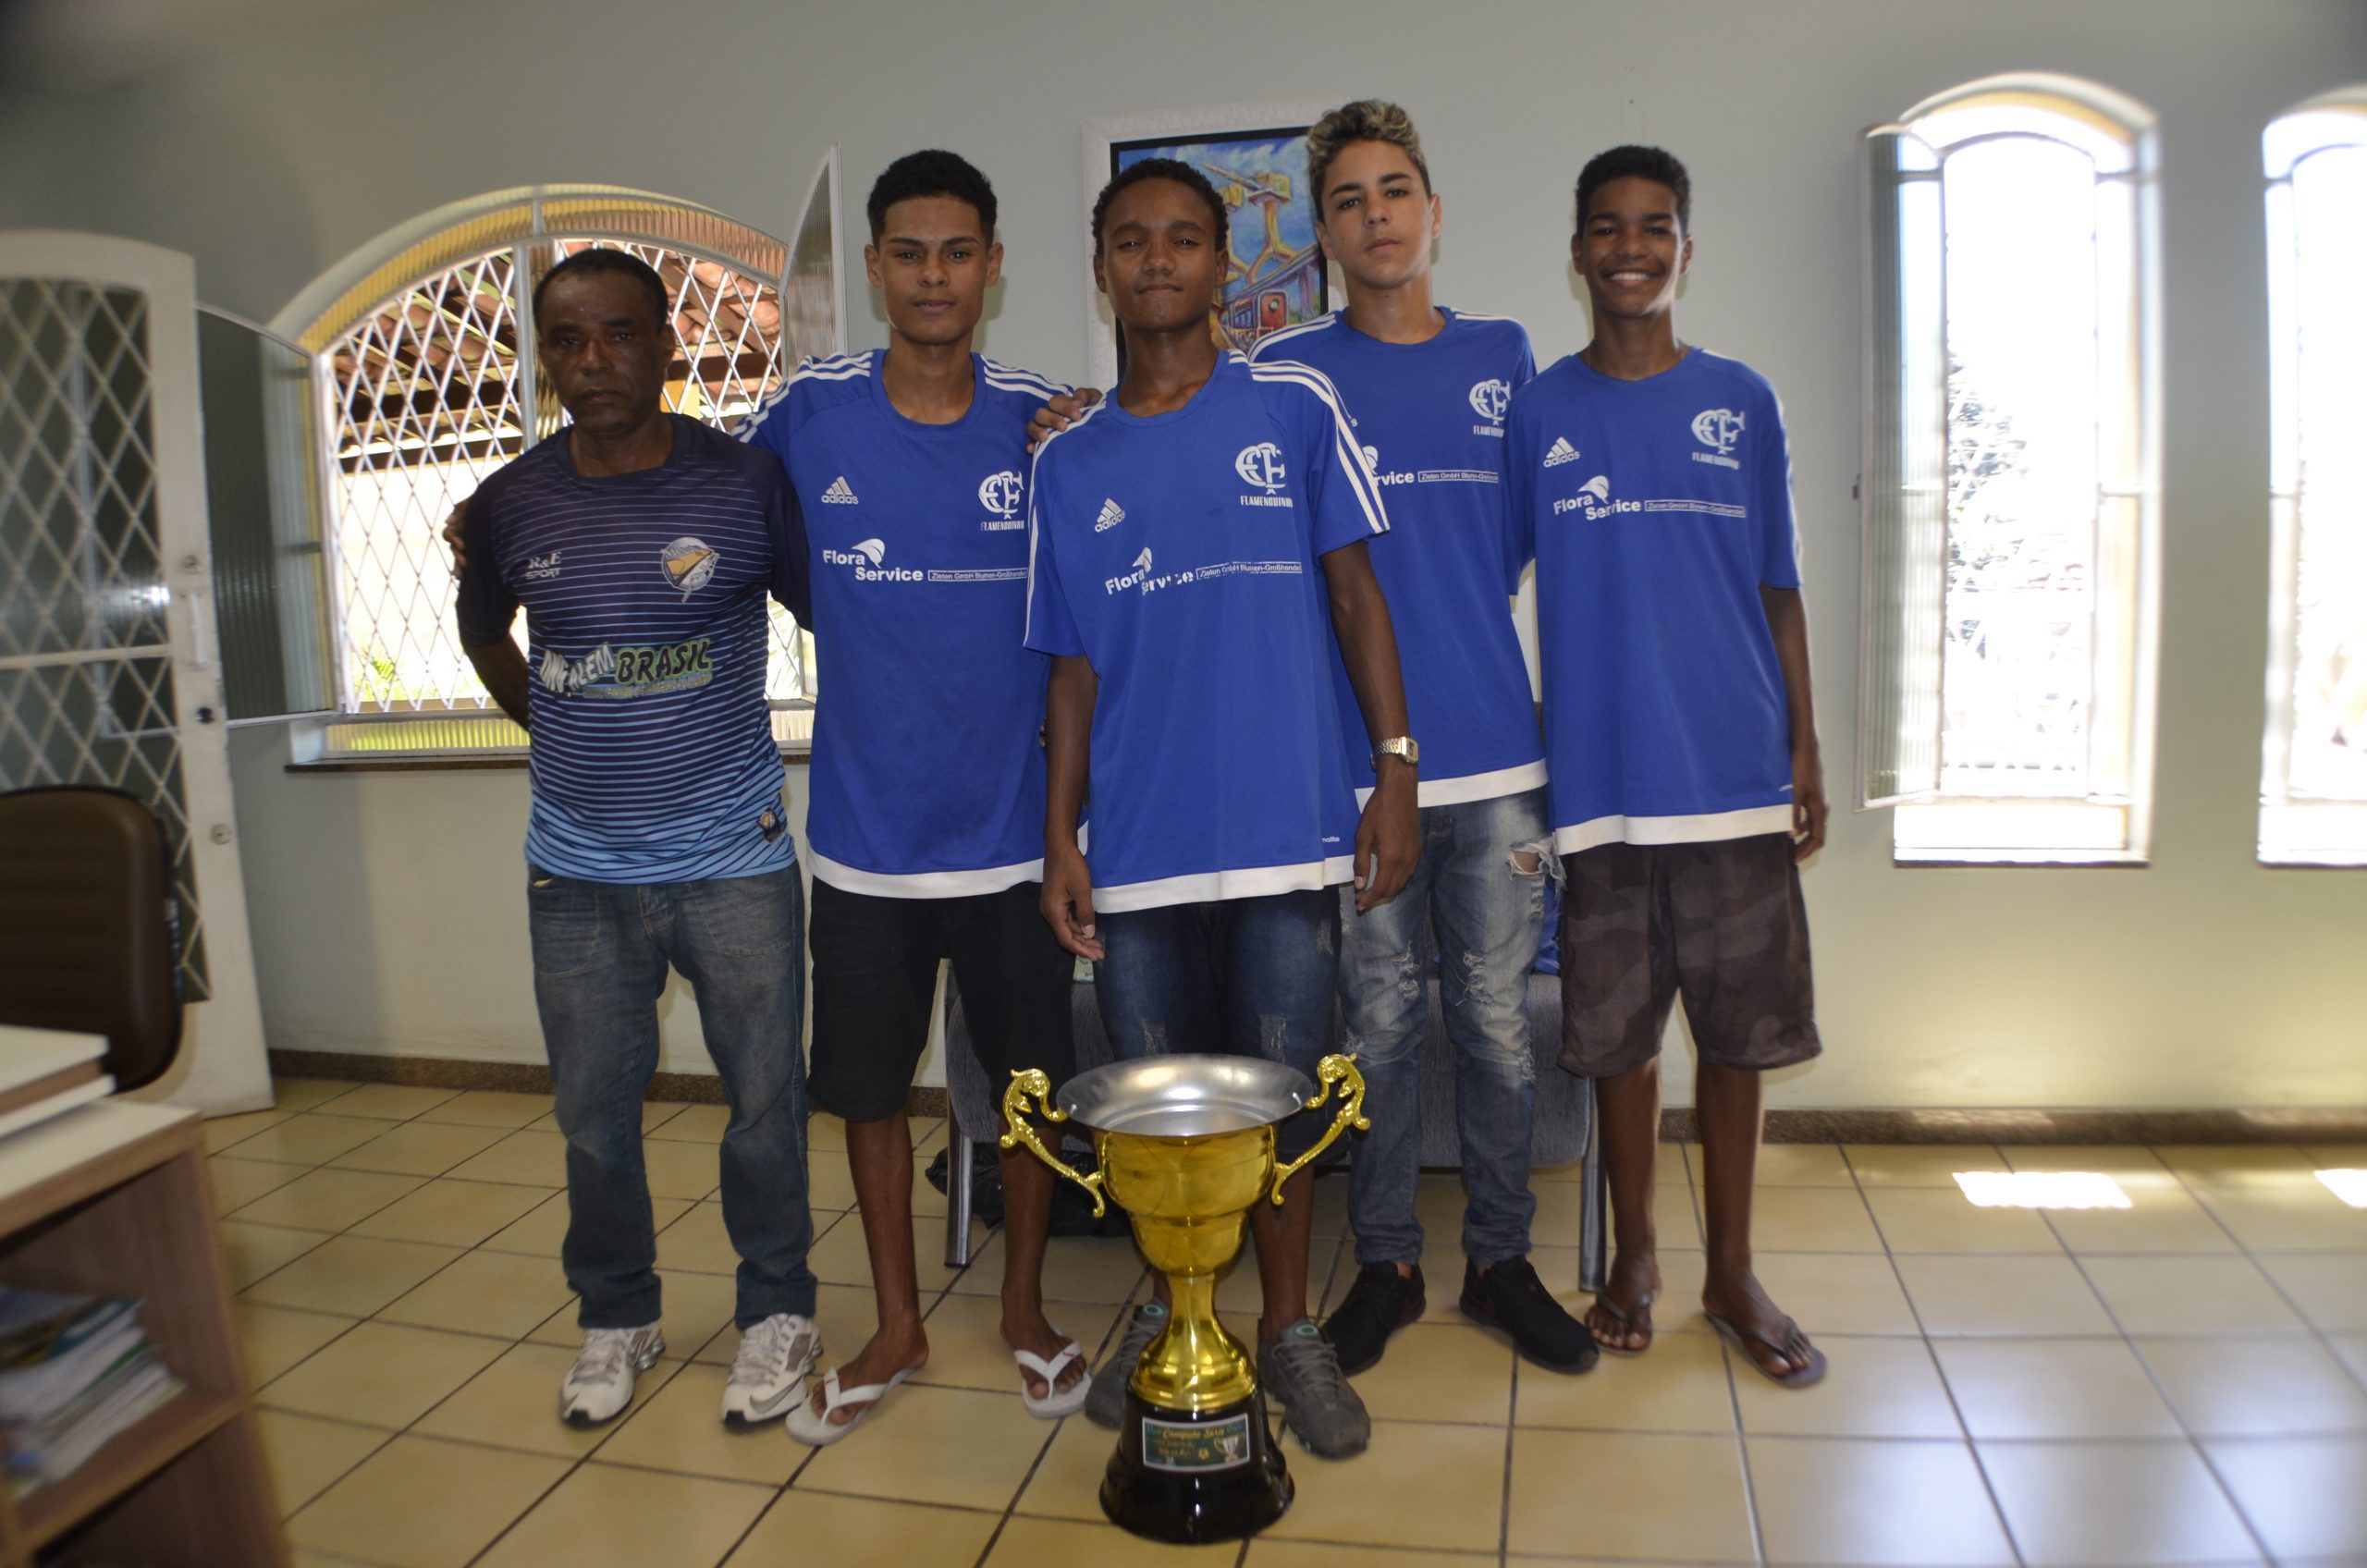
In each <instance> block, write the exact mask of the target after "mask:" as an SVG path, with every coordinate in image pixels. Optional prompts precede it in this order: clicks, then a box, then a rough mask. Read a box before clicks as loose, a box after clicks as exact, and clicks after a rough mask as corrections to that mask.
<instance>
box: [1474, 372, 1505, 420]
mask: <svg viewBox="0 0 2367 1568" xmlns="http://www.w3.org/2000/svg"><path fill="white" fill-rule="evenodd" d="M1512 406H1513V389H1512V387H1511V386H1508V385H1506V384H1505V383H1504V382H1502V381H1497V380H1494V379H1490V380H1487V381H1475V382H1473V383H1472V384H1471V411H1472V412H1474V413H1476V414H1478V416H1479V417H1480V418H1481V419H1484V420H1486V421H1487V422H1488V423H1490V424H1502V423H1504V410H1506V409H1509V408H1511V407H1512Z"/></svg>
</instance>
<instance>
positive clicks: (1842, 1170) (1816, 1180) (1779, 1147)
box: [1759, 1144, 1858, 1187]
mask: <svg viewBox="0 0 2367 1568" xmlns="http://www.w3.org/2000/svg"><path fill="white" fill-rule="evenodd" d="M1857 1184H1858V1179H1857V1177H1856V1176H1854V1175H1853V1174H1851V1172H1850V1170H1849V1161H1848V1159H1847V1158H1846V1156H1844V1155H1843V1154H1842V1152H1841V1145H1838V1144H1763V1145H1760V1150H1759V1185H1760V1186H1762V1187H1854V1186H1856V1185H1857Z"/></svg>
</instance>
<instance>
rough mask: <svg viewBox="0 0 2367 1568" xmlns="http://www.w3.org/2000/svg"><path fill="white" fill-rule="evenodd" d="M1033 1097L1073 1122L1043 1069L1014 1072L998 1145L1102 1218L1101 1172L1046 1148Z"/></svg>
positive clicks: (1049, 1117)
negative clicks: (1044, 1170)
mask: <svg viewBox="0 0 2367 1568" xmlns="http://www.w3.org/2000/svg"><path fill="white" fill-rule="evenodd" d="M1349 1071H1350V1072H1354V1071H1355V1069H1354V1068H1351V1069H1349ZM1030 1095H1033V1096H1035V1097H1036V1105H1037V1107H1038V1108H1040V1109H1041V1110H1042V1113H1043V1117H1044V1120H1045V1121H1067V1120H1068V1119H1069V1113H1068V1112H1067V1111H1065V1110H1062V1109H1060V1108H1059V1107H1057V1106H1055V1105H1054V1104H1053V1103H1052V1081H1051V1080H1050V1079H1049V1078H1047V1077H1045V1076H1044V1070H1043V1069H1042V1068H1040V1067H1031V1068H1029V1069H1027V1071H1025V1072H1014V1073H1012V1075H1011V1087H1009V1088H1008V1089H1005V1090H1004V1091H1003V1092H1002V1120H1003V1125H1005V1126H1006V1127H1008V1128H1010V1129H1011V1130H1010V1131H1009V1132H1007V1133H1004V1134H1003V1135H1002V1136H1001V1137H1000V1138H997V1139H996V1140H995V1142H996V1144H997V1145H1000V1146H1001V1147H1003V1148H1007V1149H1015V1148H1017V1147H1019V1145H1022V1144H1024V1145H1027V1152H1028V1153H1029V1154H1032V1155H1034V1156H1035V1157H1036V1158H1037V1159H1040V1160H1042V1161H1043V1162H1044V1163H1045V1164H1047V1165H1049V1166H1050V1167H1051V1168H1052V1169H1053V1170H1055V1171H1057V1172H1059V1173H1060V1174H1061V1175H1062V1176H1065V1177H1067V1178H1068V1179H1069V1180H1070V1181H1072V1182H1075V1183H1076V1184H1077V1185H1078V1186H1080V1187H1083V1188H1084V1189H1085V1191H1086V1192H1088V1193H1091V1194H1093V1218H1095V1219H1100V1218H1101V1217H1102V1216H1103V1215H1104V1214H1106V1213H1108V1212H1109V1211H1110V1206H1109V1205H1108V1204H1107V1203H1106V1202H1104V1201H1103V1200H1102V1196H1101V1172H1100V1171H1098V1170H1097V1171H1095V1172H1094V1173H1093V1174H1092V1175H1090V1176H1080V1175H1078V1174H1077V1173H1076V1168H1075V1167H1074V1166H1072V1165H1071V1164H1069V1163H1068V1161H1066V1160H1064V1159H1062V1158H1061V1157H1060V1156H1058V1155H1056V1154H1054V1153H1053V1152H1052V1151H1051V1150H1049V1149H1048V1148H1046V1147H1045V1146H1044V1140H1043V1139H1041V1138H1039V1137H1037V1136H1036V1129H1035V1128H1033V1127H1031V1126H1029V1125H1028V1122H1027V1097H1028V1096H1030ZM1319 1097H1320V1096H1318V1098H1319ZM1356 1099H1357V1103H1359V1104H1362V1103H1363V1100H1364V1080H1363V1079H1361V1078H1359V1079H1358V1080H1356ZM1324 1142H1325V1143H1329V1142H1331V1140H1330V1139H1329V1138H1327V1139H1325V1140H1324ZM1317 1146H1318V1147H1320V1146H1321V1145H1317Z"/></svg>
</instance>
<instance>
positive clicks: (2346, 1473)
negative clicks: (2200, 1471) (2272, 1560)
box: [2202, 1438, 2367, 1562]
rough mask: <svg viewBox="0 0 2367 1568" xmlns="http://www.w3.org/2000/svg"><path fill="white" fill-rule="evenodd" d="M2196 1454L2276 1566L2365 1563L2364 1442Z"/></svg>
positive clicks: (2210, 1445)
mask: <svg viewBox="0 0 2367 1568" xmlns="http://www.w3.org/2000/svg"><path fill="white" fill-rule="evenodd" d="M2202 1447H2203V1452H2206V1453H2208V1454H2209V1455H2210V1456H2211V1463H2212V1465H2213V1467H2214V1468H2215V1469H2216V1470H2217V1471H2218V1472H2219V1475H2220V1478H2221V1479H2222V1480H2224V1481H2226V1485H2227V1489H2228V1490H2229V1491H2230V1492H2232V1493H2234V1494H2235V1498H2236V1505H2237V1506H2238V1508H2241V1509H2242V1510H2243V1511H2244V1517H2245V1518H2247V1519H2249V1520H2250V1521H2251V1525H2252V1528H2253V1529H2255V1530H2258V1531H2259V1532H2260V1535H2261V1538H2262V1539H2263V1541H2265V1542H2266V1543H2267V1544H2268V1550H2270V1551H2271V1552H2273V1553H2275V1556H2276V1558H2277V1560H2278V1561H2280V1562H2295V1561H2297V1560H2304V1559H2325V1560H2333V1559H2350V1560H2357V1559H2361V1558H2367V1487H2361V1485H2360V1484H2359V1477H2360V1476H2367V1438H2329V1439H2286V1440H2284V1441H2271V1442H2241V1441H2223V1442H2207V1443H2205V1444H2203V1445H2202Z"/></svg>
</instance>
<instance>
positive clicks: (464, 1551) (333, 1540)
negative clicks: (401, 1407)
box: [288, 1437, 567, 1568]
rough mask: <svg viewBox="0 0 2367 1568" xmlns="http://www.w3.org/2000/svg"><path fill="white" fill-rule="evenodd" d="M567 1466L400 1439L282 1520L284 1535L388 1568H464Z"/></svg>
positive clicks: (432, 1441) (539, 1458)
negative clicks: (314, 1500) (308, 1505)
mask: <svg viewBox="0 0 2367 1568" xmlns="http://www.w3.org/2000/svg"><path fill="white" fill-rule="evenodd" d="M566 1473H567V1466H566V1464H565V1463H564V1462H562V1461H559V1460H556V1459H547V1458H544V1457H542V1456H539V1455H536V1454H529V1453H508V1452H501V1451H499V1450H497V1449H489V1448H480V1447H478V1446H476V1445H475V1444H472V1443H455V1442H445V1441H441V1440H439V1439H433V1438H418V1437H400V1438H397V1439H395V1440H394V1441H392V1442H390V1443H388V1444H387V1445H386V1447H385V1448H383V1449H380V1450H379V1451H378V1452H376V1453H375V1454H374V1455H373V1456H372V1457H371V1458H370V1459H368V1460H366V1461H364V1462H363V1464H362V1466H361V1468H359V1469H357V1470H355V1471H354V1472H353V1473H352V1474H351V1475H350V1476H346V1477H345V1479H343V1480H341V1481H339V1482H338V1483H337V1485H335V1486H334V1487H331V1488H329V1489H328V1490H327V1491H326V1492H324V1493H323V1494H322V1495H321V1498H320V1500H319V1501H316V1502H314V1503H313V1505H312V1506H310V1507H309V1508H306V1509H305V1510H303V1511H302V1512H301V1513H298V1514H297V1515H296V1516H295V1517H294V1518H293V1519H291V1520H289V1521H288V1538H289V1539H291V1540H293V1541H295V1542H297V1543H298V1544H299V1545H302V1546H308V1547H318V1548H321V1549H323V1550H328V1551H342V1552H348V1553H352V1554H355V1555H360V1556H362V1557H364V1558H366V1560H367V1561H369V1562H384V1563H386V1564H388V1565H389V1568H462V1565H463V1564H465V1563H467V1562H470V1561H471V1560H472V1559H473V1558H475V1557H476V1555H477V1553H479V1552H480V1551H483V1550H484V1548H485V1546H486V1544H487V1543H488V1542H490V1541H491V1540H492V1539H493V1538H494V1537H496V1536H497V1535H499V1534H500V1533H501V1531H502V1530H503V1529H504V1528H506V1527H507V1526H508V1525H509V1522H510V1521H511V1520H513V1519H516V1518H517V1517H519V1515H521V1514H522V1513H525V1512H526V1511H527V1509H529V1508H530V1507H532V1506H533V1503H534V1501H535V1499H537V1498H539V1497H541V1496H542V1495H543V1494H544V1493H545V1492H546V1491H548V1490H549V1489H550V1487H551V1485H552V1483H554V1482H555V1481H557V1480H558V1478H559V1477H560V1476H563V1475H565V1474H566Z"/></svg>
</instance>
